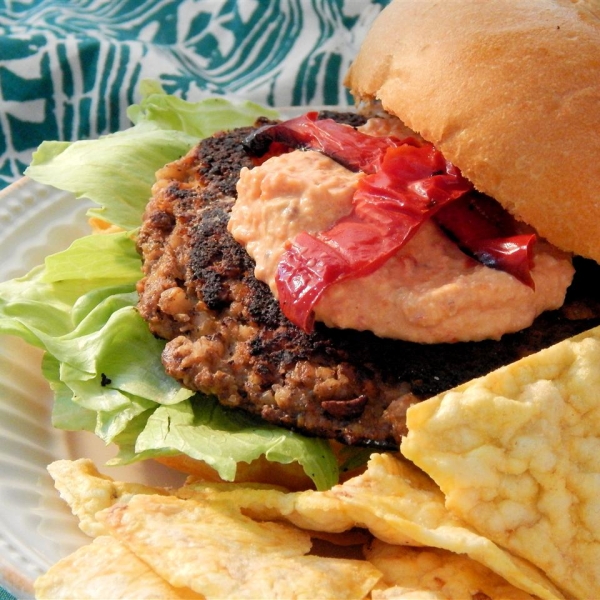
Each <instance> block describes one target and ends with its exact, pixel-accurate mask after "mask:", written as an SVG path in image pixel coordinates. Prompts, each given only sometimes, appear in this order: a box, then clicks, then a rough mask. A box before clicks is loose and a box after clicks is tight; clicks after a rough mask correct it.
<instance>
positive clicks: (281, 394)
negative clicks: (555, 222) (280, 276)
mask: <svg viewBox="0 0 600 600" xmlns="http://www.w3.org/2000/svg"><path fill="white" fill-rule="evenodd" d="M319 116H320V118H321V117H327V118H334V119H335V120H337V121H339V122H344V123H349V124H352V125H358V124H361V123H362V122H363V119H362V117H359V116H358V115H356V114H353V113H331V112H327V113H322V114H320V115H319ZM265 123H266V121H261V122H259V123H257V124H256V127H259V126H262V125H264V124H265ZM253 130H254V128H240V129H236V130H234V131H231V132H227V133H221V134H217V135H215V136H213V137H211V138H207V139H205V140H203V141H201V142H200V143H199V144H198V145H197V146H196V147H195V148H194V149H193V150H191V151H190V152H189V153H188V154H187V155H186V156H184V157H183V158H181V159H180V160H178V161H175V162H173V163H171V164H169V165H167V166H166V167H164V168H163V169H161V170H160V171H159V172H158V173H157V182H156V184H155V186H154V189H153V197H152V199H151V201H150V202H149V204H148V206H147V208H146V212H145V215H144V222H143V226H142V228H141V231H140V235H139V239H138V245H139V250H140V252H141V254H142V256H143V261H144V278H143V279H142V280H141V281H140V282H139V285H138V291H139V293H140V301H139V311H140V313H141V315H142V316H143V318H144V319H145V320H146V321H147V322H148V323H149V326H150V329H151V331H152V332H153V333H154V334H155V335H157V336H159V337H161V338H164V339H165V340H168V342H167V344H166V347H165V350H164V353H163V356H162V360H163V364H164V366H165V369H166V370H167V372H168V373H169V374H170V375H171V376H172V377H174V378H176V379H178V380H179V381H181V382H182V383H183V385H185V386H186V387H188V388H190V389H192V390H197V391H199V392H202V393H204V394H211V395H215V396H216V397H217V398H218V400H219V401H220V402H221V403H222V404H224V405H226V406H229V407H232V408H237V409H242V410H245V411H249V412H251V413H253V414H255V415H258V416H260V417H261V418H263V419H264V420H266V421H268V422H270V423H273V424H277V425H281V426H283V427H287V428H291V429H294V430H297V431H300V432H303V433H306V434H309V435H315V436H319V437H323V438H330V439H336V440H338V441H340V442H342V443H345V444H352V445H368V446H373V447H379V448H389V449H393V448H397V447H398V445H399V443H400V439H401V436H402V435H403V434H405V433H406V427H405V413H406V409H407V408H408V406H410V405H411V404H413V403H415V402H418V401H420V400H423V399H425V398H427V397H430V396H433V395H435V394H437V393H439V392H442V391H444V390H447V389H450V388H451V387H454V386H456V385H458V384H460V383H463V382H465V381H468V380H470V379H473V378H474V377H478V376H482V375H484V374H486V373H489V372H490V371H491V370H493V369H495V368H498V367H500V366H502V365H505V364H508V363H510V362H513V361H514V360H517V359H519V358H521V357H523V356H525V355H527V354H530V353H533V352H536V351H538V350H540V349H542V348H544V347H547V346H549V345H551V344H553V343H556V342H557V341H560V340H562V339H565V338H567V337H570V336H572V335H575V334H576V333H579V332H581V331H584V330H586V329H589V328H590V327H592V326H594V325H596V324H598V323H600V294H598V293H597V292H596V290H595V287H594V286H593V285H592V284H591V283H589V284H586V282H593V281H594V280H595V279H596V277H597V275H596V276H595V277H594V276H590V274H589V271H590V270H595V271H597V270H598V266H597V265H596V264H595V263H593V262H592V261H586V260H583V259H581V260H580V259H576V262H575V264H576V266H577V268H578V272H577V274H576V275H575V280H574V282H573V284H572V286H571V288H570V290H569V292H568V295H567V299H566V302H565V304H564V305H563V307H562V308H561V309H560V310H557V311H549V312H546V313H543V314H542V315H541V316H540V317H538V318H537V319H536V321H535V322H534V324H533V325H532V326H531V327H529V328H528V329H525V330H523V331H521V332H518V333H514V334H507V335H505V336H503V337H502V339H501V340H499V341H494V340H485V341H481V342H463V343H454V344H416V343H411V342H405V341H399V340H391V339H385V338H379V337H377V336H375V335H374V334H372V333H370V332H362V331H355V330H349V329H330V328H327V327H325V326H324V325H322V324H317V326H316V328H315V330H314V331H313V332H311V333H305V332H304V331H302V330H300V329H299V328H297V327H296V326H295V325H293V324H292V323H290V322H289V321H288V320H287V319H286V317H285V316H284V315H283V314H282V312H281V310H280V307H279V304H278V302H277V300H276V299H275V298H274V297H273V295H272V294H271V292H270V290H269V288H268V286H267V285H266V284H265V283H263V282H261V281H258V280H257V279H256V278H255V277H254V263H253V260H252V259H251V258H250V256H249V255H248V254H247V252H246V251H245V249H244V248H243V247H242V246H240V244H238V243H237V242H236V241H235V240H234V239H233V237H232V236H231V235H230V233H229V232H228V231H227V223H228V220H229V213H230V210H231V208H232V206H233V204H234V202H235V198H236V183H237V180H238V175H239V172H240V169H241V168H242V167H244V166H245V167H248V168H252V167H253V166H254V165H255V164H256V159H255V158H254V157H252V156H251V155H250V154H249V153H248V152H247V151H246V149H245V146H244V143H243V142H244V140H245V139H246V138H247V136H248V135H249V134H250V133H251V132H252V131H253ZM584 271H585V272H586V274H585V275H582V272H584ZM197 398H198V399H197V401H199V402H201V401H202V396H201V395H199V396H198V397H197Z"/></svg>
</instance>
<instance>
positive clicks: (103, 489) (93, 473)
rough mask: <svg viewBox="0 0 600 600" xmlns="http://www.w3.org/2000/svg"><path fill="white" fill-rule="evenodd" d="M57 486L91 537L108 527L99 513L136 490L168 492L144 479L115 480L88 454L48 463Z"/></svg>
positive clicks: (140, 491) (103, 532) (140, 492)
mask: <svg viewBox="0 0 600 600" xmlns="http://www.w3.org/2000/svg"><path fill="white" fill-rule="evenodd" d="M48 472H49V473H50V475H51V476H52V479H54V486H55V487H56V489H57V490H58V491H59V493H60V496H61V498H62V499H63V500H64V501H65V502H66V503H67V504H68V505H69V507H70V508H71V511H72V512H73V514H74V515H76V516H77V517H78V518H79V528H80V529H81V530H82V531H83V532H84V533H86V534H87V535H89V536H91V537H97V536H100V535H104V534H105V533H106V530H105V529H104V527H103V526H102V524H100V523H99V522H98V521H97V520H96V513H97V512H98V511H100V510H102V509H104V508H108V507H109V506H112V505H113V504H115V502H118V501H119V500H121V499H123V500H126V499H127V498H129V497H131V496H132V495H134V494H167V493H168V492H167V490H165V489H162V488H154V487H150V486H147V485H143V484H141V483H125V482H120V481H114V480H113V479H112V478H110V477H108V476H107V475H103V474H102V473H100V472H99V471H98V469H97V468H96V466H95V465H94V463H93V462H92V461H91V460H90V459H88V458H80V459H77V460H57V461H55V462H53V463H51V464H50V465H48Z"/></svg>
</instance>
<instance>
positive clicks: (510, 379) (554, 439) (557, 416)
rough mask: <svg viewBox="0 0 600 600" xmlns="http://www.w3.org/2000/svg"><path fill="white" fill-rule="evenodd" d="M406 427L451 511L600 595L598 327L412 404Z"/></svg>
mask: <svg viewBox="0 0 600 600" xmlns="http://www.w3.org/2000/svg"><path fill="white" fill-rule="evenodd" d="M408 429H409V433H408V436H407V437H406V439H404V440H403V443H402V452H403V454H404V455H405V456H406V457H408V458H409V459H410V460H412V461H413V462H415V463H416V464H417V465H418V466H419V467H421V468H422V469H423V470H424V471H426V472H427V473H429V474H430V475H431V477H432V478H433V479H434V480H435V481H436V482H437V483H438V484H439V486H440V488H441V489H442V490H443V492H444V494H445V495H446V505H447V507H448V508H449V509H450V510H451V511H452V512H453V513H455V514H456V515H458V516H460V517H461V518H462V519H464V521H466V522H467V523H469V524H470V525H471V526H473V527H474V528H475V529H476V530H477V531H478V532H480V533H481V534H482V535H484V536H486V537H488V538H489V539H490V540H493V541H495V542H496V543H497V544H499V545H501V546H503V547H505V548H507V549H509V550H510V551H511V552H513V553H514V554H516V555H518V556H521V557H523V558H525V559H527V560H528V561H530V562H531V563H533V564H535V565H537V566H538V567H539V568H541V569H542V570H543V571H544V572H545V573H546V574H547V575H548V577H549V578H550V579H552V580H553V581H554V583H555V584H556V585H557V586H558V587H559V588H561V589H562V590H564V591H565V593H566V595H568V596H571V597H575V598H582V599H586V600H587V599H589V598H597V597H600V328H596V329H593V330H591V331H589V332H588V333H586V334H582V335H579V336H576V337H574V338H571V339H570V340H566V341H564V342H561V343H559V344H557V345H555V346H553V347H551V348H548V349H547V350H544V351H542V352H539V353H537V354H534V355H531V356H529V357H527V358H524V359H522V360H520V361H518V362H516V363H513V364H512V365H509V366H508V367H504V368H502V369H499V370H498V371H495V372H493V373H491V374H489V375H487V376H486V377H483V378H481V379H478V380H475V381H473V382H470V383H468V384H465V385H463V386H460V387H458V388H456V389H455V390H452V391H450V392H447V393H445V394H441V395H439V396H437V397H435V398H432V399H430V400H427V401H425V402H423V403H421V404H418V405H415V406H413V407H411V408H410V410H409V411H408Z"/></svg>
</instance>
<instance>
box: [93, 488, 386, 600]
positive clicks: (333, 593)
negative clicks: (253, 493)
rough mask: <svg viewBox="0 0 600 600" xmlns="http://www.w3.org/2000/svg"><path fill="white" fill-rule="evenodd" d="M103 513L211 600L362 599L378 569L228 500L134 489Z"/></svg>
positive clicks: (117, 531)
mask: <svg viewBox="0 0 600 600" xmlns="http://www.w3.org/2000/svg"><path fill="white" fill-rule="evenodd" d="M98 518H99V519H100V520H101V521H102V522H103V523H104V524H105V526H106V527H107V528H108V529H109V530H110V532H111V534H112V535H114V536H115V537H116V538H117V539H119V540H120V541H121V542H122V543H124V544H125V545H127V546H128V547H129V548H130V550H131V551H132V552H134V553H135V554H136V555H137V556H139V557H140V558H142V560H144V562H146V563H147V564H149V565H150V566H151V567H152V568H153V569H154V570H155V571H156V572H157V573H159V574H160V575H161V576H162V577H164V578H165V579H167V580H168V581H169V582H170V583H171V584H172V585H174V586H176V587H190V588H191V589H193V590H195V591H197V592H199V593H201V594H203V595H204V596H206V598H208V599H209V600H210V599H212V598H227V597H230V598H236V599H242V598H252V599H254V598H307V599H308V598H320V599H321V598H322V599H327V598H331V599H334V598H335V599H342V598H348V599H350V598H355V599H357V600H361V599H363V598H364V597H365V596H366V595H367V594H368V593H369V591H370V590H371V589H372V588H373V586H374V585H375V584H376V583H377V581H378V580H379V578H380V575H381V574H380V573H379V571H378V570H377V569H376V568H375V567H373V566H372V565H371V564H370V563H368V562H367V561H358V560H346V559H337V558H325V557H321V556H310V555H309V556H306V554H307V553H308V552H309V551H310V548H311V542H310V536H309V534H308V533H306V532H304V531H301V530H299V529H297V528H295V527H292V526H291V525H287V524H283V523H270V522H257V521H253V520H252V519H250V518H248V517H246V516H244V515H242V513H241V512H240V510H239V508H237V507H236V506H234V505H233V504H231V503H230V502H221V501H214V502H210V501H205V502H198V501H194V500H183V499H181V498H175V497H161V496H134V497H133V498H131V499H130V500H129V501H128V502H127V503H120V504H116V505H114V506H113V507H111V508H110V509H108V510H106V511H103V512H102V513H100V514H99V515H98Z"/></svg>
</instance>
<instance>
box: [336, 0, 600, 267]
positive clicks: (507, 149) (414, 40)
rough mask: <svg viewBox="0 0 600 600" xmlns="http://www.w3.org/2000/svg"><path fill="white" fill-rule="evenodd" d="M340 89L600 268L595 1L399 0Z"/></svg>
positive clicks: (599, 20)
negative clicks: (378, 109)
mask: <svg viewBox="0 0 600 600" xmlns="http://www.w3.org/2000/svg"><path fill="white" fill-rule="evenodd" d="M346 83H347V85H348V87H349V88H350V90H351V91H352V93H353V94H354V95H355V97H356V99H357V101H359V102H367V103H370V102H373V101H380V102H381V104H382V106H383V108H384V109H385V110H386V111H388V112H389V113H393V114H394V115H396V116H398V117H399V118H400V119H401V120H402V121H404V123H406V124H407V125H408V126H409V127H410V128H411V129H413V130H415V131H417V132H418V133H420V134H421V135H422V136H423V137H424V138H425V139H427V140H429V141H430V142H432V143H433V144H434V145H435V146H437V147H438V148H439V149H440V150H441V151H442V152H443V153H444V155H445V156H446V157H447V158H448V159H449V160H450V161H451V162H453V163H454V164H455V165H457V166H458V167H460V169H461V170H462V172H463V173H464V175H465V176H466V177H468V178H469V179H470V180H471V181H472V182H473V184H474V185H475V186H476V188H477V189H479V190H480V191H482V192H485V193H486V194H488V195H490V196H493V197H494V198H496V199H497V200H498V201H499V202H500V203H501V204H503V205H504V207H505V208H507V209H508V210H509V211H510V212H512V213H513V214H514V215H515V216H516V217H518V218H519V219H521V220H523V221H525V222H527V223H529V224H531V225H533V226H534V227H535V228H536V229H537V231H538V232H539V234H540V235H542V236H544V237H546V238H547V239H548V240H549V241H551V242H552V243H553V244H555V245H556V246H558V247H559V248H562V249H563V250H566V251H569V252H574V253H576V254H581V255H583V256H587V257H590V258H593V259H595V260H596V261H597V262H600V0H587V1H586V0H579V1H577V0H572V1H569V0H536V1H535V2H532V1H531V0H487V1H486V2H481V1H478V0H452V1H447V0H440V1H436V0H394V1H393V2H392V3H391V4H390V5H389V6H388V7H387V8H386V9H384V10H383V12H382V13H381V14H380V16H379V17H378V18H377V20H376V21H375V23H374V25H373V27H372V29H371V31H370V32H369V34H368V35H367V38H366V40H365V42H364V43H363V45H362V47H361V50H360V52H359V54H358V56H357V58H356V60H355V62H354V64H353V65H352V67H351V69H350V71H349V73H348V76H347V80H346Z"/></svg>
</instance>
